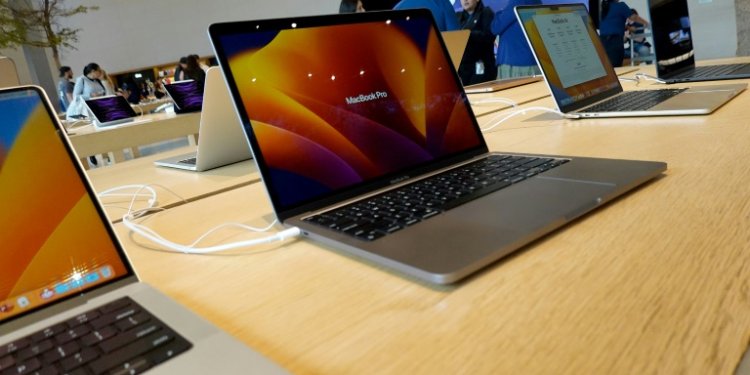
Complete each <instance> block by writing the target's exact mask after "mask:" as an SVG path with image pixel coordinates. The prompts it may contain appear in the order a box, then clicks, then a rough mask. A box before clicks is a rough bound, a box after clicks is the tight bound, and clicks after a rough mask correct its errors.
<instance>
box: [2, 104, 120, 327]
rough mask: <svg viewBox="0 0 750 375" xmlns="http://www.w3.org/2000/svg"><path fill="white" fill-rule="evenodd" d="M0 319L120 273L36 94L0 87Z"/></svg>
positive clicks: (115, 255) (111, 247) (112, 250)
mask: <svg viewBox="0 0 750 375" xmlns="http://www.w3.org/2000/svg"><path fill="white" fill-rule="evenodd" d="M0 116H2V123H1V124H0V207H2V210H0V228H2V230H0V243H2V244H3V245H2V246H0V321H2V320H5V319H7V318H8V317H11V316H13V315H17V314H19V313H22V312H24V311H29V310H31V309H33V308H35V307H39V306H41V305H44V304H46V303H49V302H51V301H53V300H55V299H58V298H62V297H64V296H65V295H69V294H72V293H76V292H80V291H81V290H82V289H85V287H86V286H88V285H91V286H93V285H94V284H99V283H102V282H104V281H105V279H108V278H116V277H117V276H120V275H123V274H125V273H126V272H127V270H126V268H125V266H124V264H123V263H122V261H121V259H120V256H119V254H118V252H117V249H116V248H115V245H114V244H113V242H112V239H111V238H110V237H109V234H108V232H107V230H106V228H105V227H104V224H103V223H102V219H101V218H100V216H99V214H98V212H97V210H96V208H95V206H94V204H93V202H92V200H91V199H90V197H89V195H88V194H87V192H86V190H85V188H84V185H83V182H82V180H81V177H80V176H79V174H78V172H77V171H76V170H75V168H74V166H73V164H72V161H71V159H70V156H69V155H68V154H67V152H66V151H65V149H64V146H63V143H62V140H61V139H60V137H59V136H58V133H57V132H56V128H55V126H54V125H53V124H52V122H51V119H50V117H49V114H48V113H47V111H46V110H45V108H44V106H43V105H42V102H41V100H40V98H39V96H38V94H37V93H36V92H35V91H33V90H28V91H18V92H11V93H0Z"/></svg>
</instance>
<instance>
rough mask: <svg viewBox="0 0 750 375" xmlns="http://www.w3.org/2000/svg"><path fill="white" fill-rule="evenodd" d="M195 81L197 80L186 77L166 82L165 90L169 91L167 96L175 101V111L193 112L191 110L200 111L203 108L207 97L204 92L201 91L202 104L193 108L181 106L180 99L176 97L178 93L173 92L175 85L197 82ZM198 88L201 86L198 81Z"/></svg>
mask: <svg viewBox="0 0 750 375" xmlns="http://www.w3.org/2000/svg"><path fill="white" fill-rule="evenodd" d="M195 82H196V81H194V80H192V79H184V80H182V81H174V82H172V83H167V84H164V90H166V91H167V96H169V99H171V100H172V102H173V103H174V109H175V113H191V112H200V111H202V110H203V102H204V101H205V99H206V98H205V97H204V96H203V93H201V105H200V107H192V108H183V107H182V106H180V103H179V102H180V100H176V99H175V96H176V95H174V93H173V90H174V87H176V86H180V85H184V84H190V83H195ZM196 88H199V87H198V86H197V83H196ZM204 90H205V88H204Z"/></svg>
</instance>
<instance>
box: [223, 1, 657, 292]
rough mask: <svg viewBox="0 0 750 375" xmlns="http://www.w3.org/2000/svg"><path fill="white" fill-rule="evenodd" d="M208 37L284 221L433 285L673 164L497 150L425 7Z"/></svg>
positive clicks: (226, 26)
mask: <svg viewBox="0 0 750 375" xmlns="http://www.w3.org/2000/svg"><path fill="white" fill-rule="evenodd" d="M209 34H210V37H211V42H212V45H213V47H214V50H215V51H216V56H217V58H218V60H219V62H220V63H221V65H222V68H223V69H222V71H223V72H224V75H225V77H226V78H227V83H228V84H229V88H230V91H231V93H232V97H233V99H234V103H235V105H236V107H237V110H238V112H239V114H240V119H241V121H242V123H243V125H244V128H245V130H246V132H247V135H248V138H249V141H250V145H251V148H252V150H253V156H254V157H255V160H256V163H257V165H258V168H259V170H260V173H261V176H262V178H263V182H264V184H265V187H266V189H267V191H268V194H269V196H270V199H271V203H272V205H273V208H274V212H275V214H276V216H277V217H278V219H279V220H280V221H281V222H282V223H283V224H284V225H286V226H296V227H299V228H301V231H302V234H303V235H304V236H306V237H308V238H310V239H313V240H315V241H319V242H320V243H322V244H325V245H330V246H331V247H334V248H336V249H339V250H342V251H344V252H346V253H349V254H354V255H356V256H359V257H362V258H365V259H368V260H370V261H373V262H375V263H377V264H379V265H385V266H388V267H391V268H393V269H396V270H398V271H401V272H403V273H406V274H408V275H411V276H414V277H417V278H419V279H422V280H426V281H429V282H434V283H442V284H446V283H452V282H455V281H458V280H460V279H462V278H464V277H466V276H468V275H470V274H472V273H473V272H475V271H477V270H479V269H481V268H483V267H485V266H487V265H489V264H491V263H492V262H494V261H496V260H498V259H500V258H502V257H503V256H505V255H508V254H510V253H512V252H514V251H515V250H517V249H519V248H520V247H522V246H523V245H525V244H528V243H529V242H531V241H533V240H534V239H536V238H539V237H540V236H542V235H544V234H545V233H549V232H550V231H552V230H554V229H556V228H558V227H561V226H562V225H564V224H565V223H567V222H569V221H571V220H574V219H575V218H577V217H579V216H581V215H583V214H585V213H586V212H589V211H590V210H593V209H594V208H596V207H598V206H600V205H602V204H604V203H605V202H608V201H609V200H611V199H613V198H614V197H616V196H618V195H620V194H622V193H624V192H626V191H627V190H630V189H632V188H634V187H635V186H637V185H639V184H641V183H644V182H646V181H648V180H649V179H651V178H653V177H655V176H657V175H659V174H660V173H661V172H662V171H664V170H665V168H666V165H665V163H661V162H647V161H625V160H606V159H592V158H578V157H566V156H540V155H511V154H499V153H490V152H489V150H488V148H487V144H486V143H485V140H484V138H483V137H482V133H481V131H480V128H479V125H478V123H477V121H476V118H475V117H474V115H473V113H472V109H471V107H470V106H469V100H468V98H467V96H466V94H465V93H464V91H463V88H462V86H461V82H460V80H459V78H458V75H457V74H456V72H455V71H454V70H453V69H450V68H449V67H450V62H449V57H448V53H447V51H446V49H445V46H444V45H443V44H442V42H441V38H440V37H439V36H438V29H437V27H436V25H435V23H434V20H433V19H432V16H431V14H430V13H429V11H427V10H424V9H413V10H403V11H393V12H372V13H357V14H345V15H330V16H313V17H301V18H286V19H276V20H262V21H247V22H233V23H221V24H213V25H211V26H209ZM300 45H315V46H316V48H314V49H299V48H297V46H300ZM385 46H387V48H385ZM343 49H346V50H347V51H349V53H347V54H341V53H339V52H340V51H341V50H343ZM290 50H293V51H295V54H294V56H295V58H294V59H290V58H289V55H288V53H286V52H285V51H290Z"/></svg>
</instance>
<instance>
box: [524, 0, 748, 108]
mask: <svg viewBox="0 0 750 375" xmlns="http://www.w3.org/2000/svg"><path fill="white" fill-rule="evenodd" d="M515 12H516V17H517V18H518V21H519V23H520V24H521V29H522V30H523V32H524V35H525V36H526V40H527V41H528V42H529V45H530V46H531V51H532V52H533V54H534V57H535V59H536V61H537V64H539V66H540V67H541V70H542V75H543V76H544V80H545V82H546V83H547V86H548V87H549V89H550V92H551V93H552V97H553V98H554V99H555V103H556V104H557V107H558V108H559V109H560V111H561V112H564V113H567V114H571V115H577V116H579V117H631V116H672V115H704V114H709V113H711V112H713V111H715V110H716V109H717V108H719V107H721V106H722V105H723V104H724V103H726V102H728V101H729V100H730V99H732V98H733V97H735V96H737V95H738V94H739V93H740V92H742V91H743V90H744V89H745V88H746V87H747V85H746V84H744V83H743V84H728V85H717V86H701V87H697V88H679V89H661V90H629V91H623V89H622V86H621V85H620V81H619V79H618V78H617V74H615V70H614V68H613V67H612V64H610V62H609V59H608V58H607V55H606V53H605V52H604V47H603V46H602V44H601V41H600V40H599V37H598V36H597V33H596V31H595V30H594V25H593V23H592V21H591V17H589V13H588V12H587V11H586V7H585V6H583V5H582V4H568V5H534V6H517V7H516V8H515Z"/></svg>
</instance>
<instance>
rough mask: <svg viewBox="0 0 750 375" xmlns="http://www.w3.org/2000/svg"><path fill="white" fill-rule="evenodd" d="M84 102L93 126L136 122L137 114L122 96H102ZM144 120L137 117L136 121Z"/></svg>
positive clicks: (107, 126) (100, 126) (106, 126)
mask: <svg viewBox="0 0 750 375" xmlns="http://www.w3.org/2000/svg"><path fill="white" fill-rule="evenodd" d="M84 103H86V107H87V108H88V110H89V113H90V114H91V119H92V120H93V123H94V126H95V127H97V128H109V127H112V126H116V125H124V124H134V123H136V121H135V118H136V116H138V115H137V114H136V113H135V111H134V110H133V107H132V106H131V105H130V103H128V101H127V100H126V99H125V97H123V96H120V95H111V96H103V97H98V98H92V99H87V100H84ZM145 121H148V119H139V120H138V121H137V122H145Z"/></svg>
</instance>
